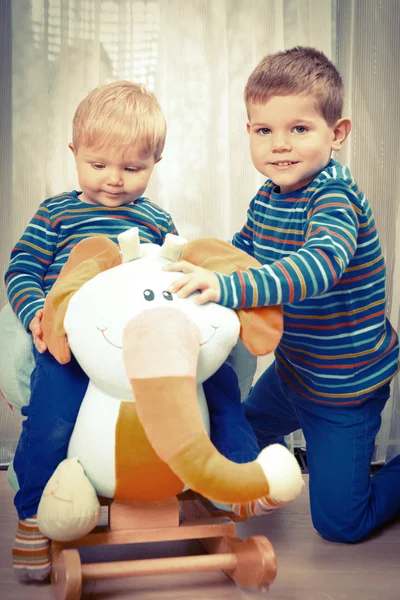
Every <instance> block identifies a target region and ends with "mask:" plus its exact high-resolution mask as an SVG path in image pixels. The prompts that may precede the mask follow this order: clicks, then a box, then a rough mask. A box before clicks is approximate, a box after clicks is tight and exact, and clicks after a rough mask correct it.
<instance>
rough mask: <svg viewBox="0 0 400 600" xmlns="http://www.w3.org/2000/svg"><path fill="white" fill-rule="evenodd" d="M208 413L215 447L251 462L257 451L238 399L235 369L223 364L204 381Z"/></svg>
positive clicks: (238, 461)
mask: <svg viewBox="0 0 400 600" xmlns="http://www.w3.org/2000/svg"><path fill="white" fill-rule="evenodd" d="M203 388H204V393H205V395H206V399H207V407H208V411H209V413H210V438H211V441H212V443H213V444H214V446H215V447H216V448H217V450H218V451H219V452H220V453H221V454H223V456H226V457H227V458H229V459H230V460H232V461H233V462H236V463H246V462H251V461H253V460H255V459H256V458H257V456H258V455H259V453H260V450H259V448H258V443H257V439H256V437H255V435H254V432H253V430H252V428H251V427H250V425H249V423H248V421H247V419H246V415H245V414H244V410H243V404H242V402H241V398H240V388H239V383H238V379H237V376H236V373H235V371H234V370H233V369H232V367H230V366H229V365H228V364H226V363H225V364H223V365H222V367H221V368H220V369H218V371H217V372H216V373H215V374H214V375H212V376H211V377H210V379H208V380H207V381H205V382H204V383H203Z"/></svg>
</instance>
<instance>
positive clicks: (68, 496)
mask: <svg viewBox="0 0 400 600" xmlns="http://www.w3.org/2000/svg"><path fill="white" fill-rule="evenodd" d="M119 243H120V249H121V251H120V250H119V249H118V247H117V245H115V244H114V243H113V242H111V241H110V240H108V239H107V238H103V237H94V238H89V239H86V240H83V241H82V242H80V243H79V244H78V245H77V246H76V248H74V250H73V251H72V252H71V255H70V258H69V260H68V262H67V264H66V265H65V266H64V267H63V269H62V271H61V273H60V276H59V278H58V280H57V282H56V283H55V285H54V286H53V288H52V290H51V292H50V293H49V295H48V297H47V299H46V303H45V307H44V316H43V321H42V326H43V331H44V338H45V340H46V342H47V344H48V348H49V350H50V352H51V353H52V354H53V355H54V356H55V358H56V359H57V360H58V361H59V362H60V363H66V362H68V361H69V359H70V352H72V353H73V354H74V356H75V357H76V359H77V361H78V362H79V364H80V365H81V367H82V368H83V370H84V371H85V372H86V373H87V375H88V376H89V386H88V389H87V392H86V395H85V397H84V400H83V403H82V406H81V409H80V412H79V415H78V419H77V422H76V425H75V429H74V432H73V434H72V438H71V441H70V445H69V450H68V459H67V460H66V461H63V463H61V464H60V465H59V467H58V468H57V470H56V471H55V473H54V474H53V476H52V477H51V478H50V480H49V482H48V484H47V486H46V489H45V490H44V493H43V496H42V499H41V503H40V505H39V510H38V524H39V528H40V530H41V531H42V533H43V534H45V535H47V536H48V537H50V538H53V539H56V540H62V541H67V540H70V539H75V538H77V537H80V536H82V535H84V534H85V533H87V532H88V531H89V530H91V529H92V528H93V526H94V525H95V524H96V523H97V520H98V518H99V506H98V501H97V494H98V495H101V496H106V497H109V498H115V499H118V500H120V501H132V500H156V499H157V500H160V499H164V498H169V497H172V496H175V495H176V494H178V493H180V492H181V491H183V489H186V488H190V489H192V490H194V491H196V492H198V493H200V494H202V495H203V496H205V497H207V498H209V499H210V500H212V501H215V502H219V503H239V504H244V503H247V502H249V501H253V500H256V499H259V498H267V499H268V501H269V502H270V503H271V505H276V504H281V503H287V502H289V501H291V500H293V499H294V498H295V497H297V495H299V493H300V492H301V491H302V489H303V481H302V477H301V473H300V469H299V467H298V465H297V462H296V460H295V459H294V457H293V456H292V454H291V453H290V452H289V451H288V450H287V449H286V448H284V447H283V446H282V445H279V444H275V445H273V446H270V447H268V448H266V449H264V450H263V451H262V452H261V453H260V455H259V457H258V458H257V460H255V461H253V462H251V463H246V464H236V463H233V462H231V461H230V460H228V459H227V458H225V457H224V456H222V455H221V454H220V453H219V452H218V451H217V450H216V448H215V447H214V446H213V444H212V443H211V441H210V439H209V435H208V434H209V416H208V411H207V403H206V400H205V396H204V392H203V388H202V383H203V382H204V381H205V380H206V379H208V378H209V377H210V376H211V375H212V374H213V373H214V372H216V371H217V369H218V368H219V367H220V366H221V365H222V364H223V363H224V361H225V360H226V358H227V357H228V355H229V353H230V351H231V350H232V348H233V347H234V346H235V344H236V343H237V340H238V337H239V335H240V337H241V338H242V340H243V342H244V344H245V345H246V346H247V348H248V349H249V350H250V351H251V352H252V353H253V354H256V355H264V354H267V353H269V352H270V351H271V350H273V349H274V348H275V347H276V345H277V344H278V342H279V339H280V336H281V333H282V313H281V309H280V308H278V307H264V308H259V309H241V310H239V311H234V310H231V309H228V308H225V307H223V306H220V305H218V304H215V303H207V304H205V305H201V306H199V305H197V304H195V301H194V300H195V297H196V294H193V295H191V296H190V297H189V298H186V299H180V298H179V297H178V296H176V295H171V294H170V293H169V292H168V291H167V290H168V286H169V285H170V284H171V282H172V281H173V280H174V279H175V278H176V277H178V276H179V274H177V273H170V272H166V271H163V266H164V265H165V264H167V263H168V262H169V261H170V260H176V259H177V258H178V256H179V255H180V253H181V250H182V247H181V245H180V240H179V238H177V237H176V236H168V240H167V242H166V244H165V245H164V246H163V247H159V246H155V245H153V244H140V243H139V239H138V233H137V230H132V231H128V232H125V233H124V234H122V235H121V236H120V239H119ZM121 254H122V258H121ZM182 258H184V259H186V260H189V261H191V262H194V263H195V264H201V265H203V266H205V267H207V268H213V269H214V270H218V271H220V272H226V273H230V272H231V271H232V270H233V269H243V268H247V267H249V266H255V263H256V261H255V260H254V259H252V258H251V257H249V256H247V255H246V254H245V253H244V252H241V251H238V250H237V249H235V248H233V247H232V246H230V245H229V244H227V243H225V242H220V241H218V240H198V241H196V242H191V243H188V244H186V245H185V246H184V248H183V251H182Z"/></svg>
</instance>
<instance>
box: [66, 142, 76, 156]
mask: <svg viewBox="0 0 400 600" xmlns="http://www.w3.org/2000/svg"><path fill="white" fill-rule="evenodd" d="M68 148H69V149H70V150H71V152H72V154H73V155H74V156H76V150H75V146H74V145H73V143H72V142H70V143H69V144H68Z"/></svg>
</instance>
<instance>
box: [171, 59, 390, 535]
mask: <svg viewBox="0 0 400 600" xmlns="http://www.w3.org/2000/svg"><path fill="white" fill-rule="evenodd" d="M245 102H246V106H247V114H248V123H247V130H248V133H249V135H250V151H251V157H252V161H253V164H254V166H255V167H256V169H257V170H258V171H259V172H260V173H262V174H263V175H265V176H266V177H267V180H266V182H265V183H264V185H263V186H262V187H261V188H260V190H259V191H258V193H257V194H256V196H255V197H254V198H253V200H252V201H251V202H250V207H249V210H248V213H247V221H246V223H245V225H244V227H243V229H242V230H241V231H240V232H238V233H236V234H235V236H234V238H233V244H234V245H235V246H237V247H238V248H241V249H243V250H245V251H246V252H248V253H249V254H250V255H252V256H254V257H255V258H256V259H258V261H259V262H260V263H261V264H262V265H263V266H262V267H261V268H259V269H253V268H250V269H247V270H245V271H235V272H233V273H232V274H231V275H229V276H227V275H221V274H219V273H213V272H211V271H207V270H204V269H201V268H199V267H193V266H192V265H190V264H189V263H185V262H183V261H180V262H177V263H175V264H174V265H169V266H168V267H165V268H166V270H176V271H183V272H184V273H185V275H184V276H183V277H181V278H180V279H179V280H177V281H176V282H174V283H173V284H172V285H171V287H170V291H171V292H175V293H178V294H179V295H180V296H181V297H185V296H187V295H189V294H191V293H192V292H193V291H194V290H200V291H201V294H200V295H199V296H198V297H197V299H196V300H197V302H199V303H204V302H207V301H213V302H218V303H220V304H222V305H224V306H229V307H231V308H238V307H250V306H266V305H277V304H282V305H283V310H284V334H283V337H282V340H281V342H280V344H279V346H278V348H277V350H276V352H275V362H274V363H273V364H272V365H271V366H270V367H269V368H268V369H267V370H266V371H265V372H264V373H263V375H262V376H261V377H260V378H259V379H258V381H257V382H256V384H255V385H254V388H253V390H252V391H251V393H250V395H249V397H248V398H247V400H246V401H245V411H246V415H247V418H248V421H249V422H250V425H251V426H252V428H253V430H254V432H255V434H256V437H257V440H258V443H259V446H260V448H263V447H265V446H267V445H269V444H271V443H274V442H277V441H283V438H284V436H285V435H288V434H290V433H291V432H293V431H295V430H297V429H300V428H301V429H302V430H303V433H304V437H305V439H306V442H307V459H308V469H309V473H310V503H311V515H312V519H313V523H314V526H315V528H316V529H317V531H318V532H319V533H320V534H321V535H322V536H324V537H325V538H327V539H328V540H331V541H336V542H357V541H360V540H362V539H363V538H365V537H366V536H368V535H369V534H370V533H371V532H372V531H373V530H374V529H376V528H377V527H379V526H381V525H383V524H384V523H385V522H387V521H388V520H389V519H390V518H391V517H393V516H394V515H395V514H397V513H398V512H399V511H400V456H397V457H396V458H394V459H393V460H392V461H390V462H389V463H388V464H387V465H385V467H384V468H382V469H381V470H380V471H379V472H378V473H377V474H375V475H374V476H373V477H370V463H371V460H372V457H373V452H374V447H375V437H376V435H377V433H378V431H379V428H380V424H381V413H382V410H383V409H384V407H385V404H386V401H387V400H388V398H389V394H390V382H391V380H392V378H393V376H394V375H395V373H396V372H397V370H398V353H399V346H398V338H397V335H396V332H395V331H394V330H393V328H392V326H391V324H390V322H389V320H388V318H387V317H386V296H385V263H384V258H383V255H382V250H381V246H380V242H379V238H378V234H377V231H376V226H375V222H374V217H373V214H372V211H371V207H370V205H369V203H368V200H367V198H366V197H365V195H364V194H363V192H362V190H361V189H360V188H359V186H358V184H357V183H356V181H355V180H354V179H353V177H352V175H351V173H350V171H349V170H348V169H347V168H346V167H344V166H343V165H341V164H340V163H338V162H337V161H336V160H333V159H332V158H331V154H332V151H338V150H340V149H341V148H342V146H343V144H344V142H345V140H346V138H347V136H348V134H349V132H350V129H351V123H350V120H349V119H348V118H345V117H342V109H343V84H342V80H341V77H340V74H339V73H338V71H337V69H336V68H335V66H334V65H333V64H332V63H331V61H329V60H328V59H327V58H326V56H324V55H323V54H322V53H321V52H319V51H318V50H315V49H314V48H302V47H296V48H292V49H290V50H286V51H284V52H278V53H276V54H272V55H268V56H266V57H265V58H264V59H263V60H262V61H261V62H260V63H259V65H258V66H257V67H256V68H255V69H254V71H253V72H252V73H251V75H250V77H249V80H248V82H247V85H246V88H245Z"/></svg>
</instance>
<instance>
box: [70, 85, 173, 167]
mask: <svg viewBox="0 0 400 600" xmlns="http://www.w3.org/2000/svg"><path fill="white" fill-rule="evenodd" d="M166 131H167V127H166V123H165V118H164V115H163V113H162V110H161V107H160V105H159V104H158V102H157V99H156V97H155V95H154V94H153V93H152V92H150V91H149V90H147V89H146V88H145V87H144V86H143V85H141V84H139V83H133V82H131V81H115V82H113V83H109V84H106V85H102V86H100V87H97V88H95V89H94V90H92V91H91V92H90V93H89V94H88V95H87V96H86V98H84V99H83V100H82V102H81V103H80V104H79V105H78V108H77V109H76V112H75V116H74V120H73V124H72V143H73V145H74V147H75V150H77V149H78V147H79V144H84V145H85V146H99V147H105V146H114V147H115V146H118V147H126V148H128V147H129V146H130V145H132V144H139V145H140V146H141V147H142V148H143V151H144V152H146V153H152V154H153V155H154V158H155V160H158V159H159V158H160V156H161V153H162V151H163V149H164V144H165V137H166Z"/></svg>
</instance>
